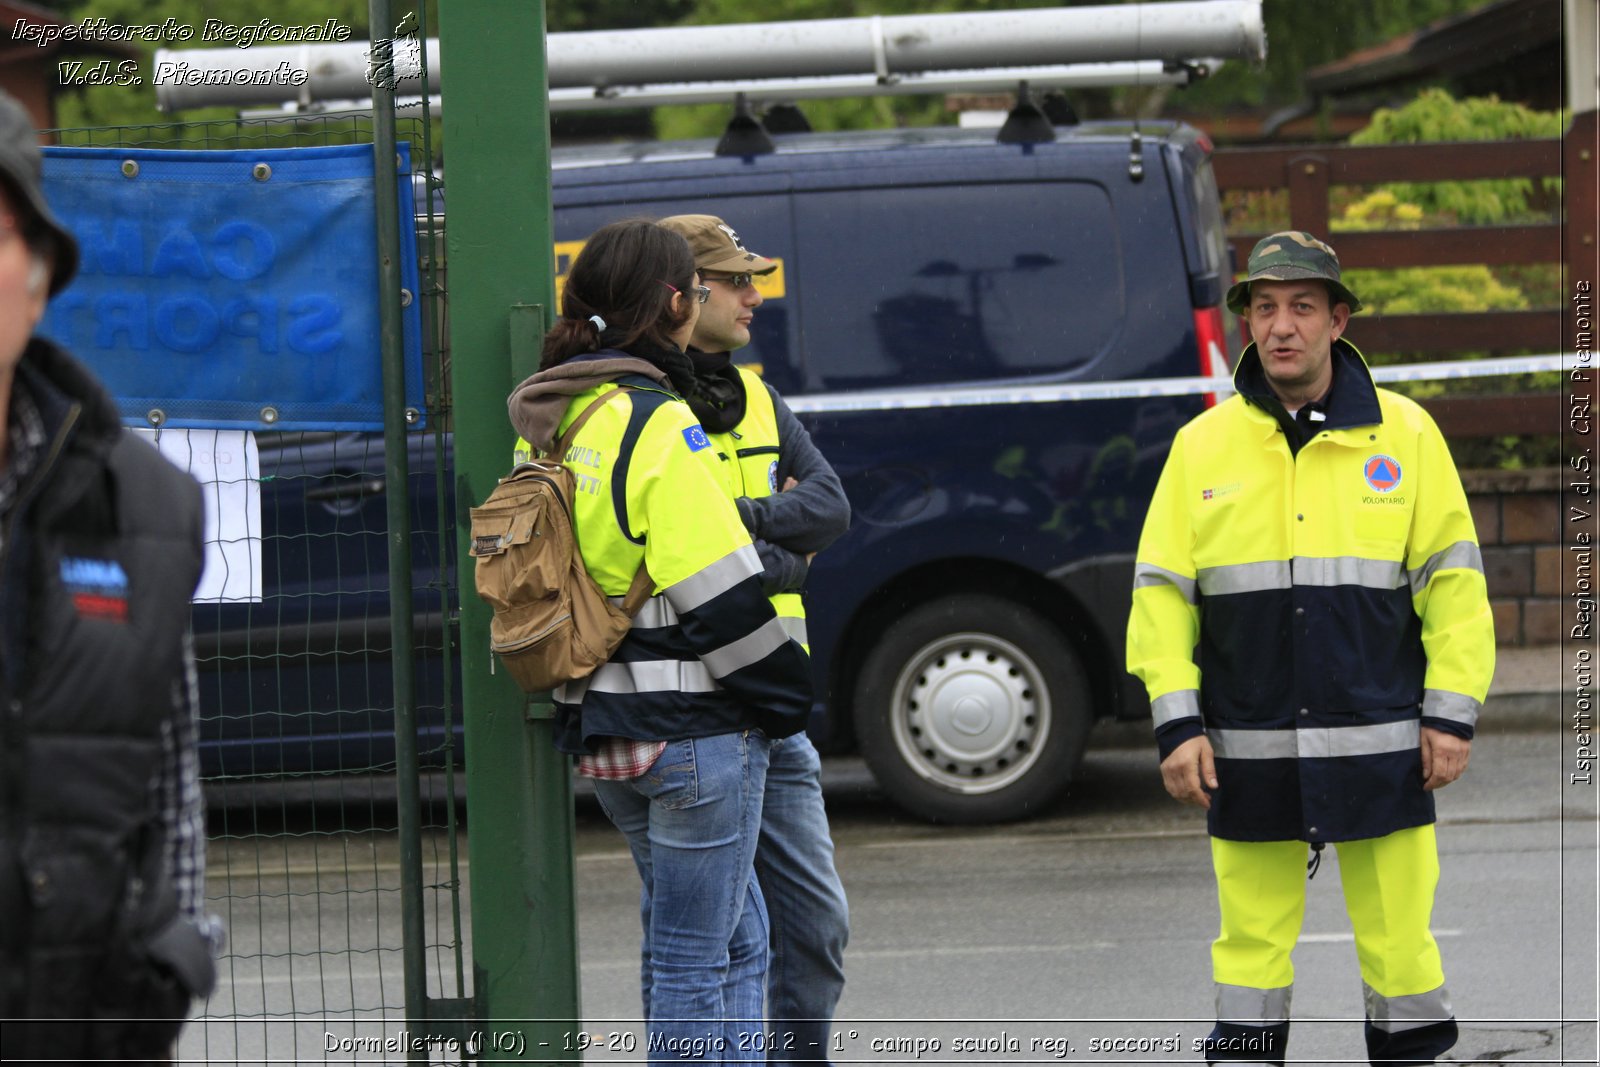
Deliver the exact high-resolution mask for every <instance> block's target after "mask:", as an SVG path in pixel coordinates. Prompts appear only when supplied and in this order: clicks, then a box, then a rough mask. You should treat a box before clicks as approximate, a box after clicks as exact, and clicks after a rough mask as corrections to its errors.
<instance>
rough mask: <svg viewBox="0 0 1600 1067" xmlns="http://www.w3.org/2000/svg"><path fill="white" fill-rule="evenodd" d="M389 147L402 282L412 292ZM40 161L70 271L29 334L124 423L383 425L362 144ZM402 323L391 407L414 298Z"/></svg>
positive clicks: (409, 212) (414, 369)
mask: <svg viewBox="0 0 1600 1067" xmlns="http://www.w3.org/2000/svg"><path fill="white" fill-rule="evenodd" d="M399 151H400V159H399V169H400V174H401V176H402V177H401V180H400V182H399V189H400V208H399V210H400V261H401V267H400V270H401V282H400V284H401V285H402V286H404V287H405V288H406V289H407V290H409V291H410V292H412V293H415V292H417V244H416V235H415V224H414V219H413V216H414V212H413V209H412V191H411V183H410V181H408V180H406V178H405V177H404V176H405V175H406V174H408V173H409V171H410V159H409V152H408V150H407V146H405V145H401V146H400V150H399ZM44 153H45V159H44V177H45V191H46V194H47V195H48V196H49V198H50V203H51V205H52V206H53V207H54V208H55V209H56V211H57V213H58V214H59V215H60V216H61V219H62V221H63V222H64V223H65V224H66V226H67V227H68V228H69V229H70V230H71V231H72V232H73V233H74V234H75V235H76V236H77V238H78V243H79V245H80V246H81V247H82V263H81V266H80V267H79V270H78V277H77V278H76V280H74V281H73V283H72V285H71V286H70V287H69V288H68V289H67V290H66V291H65V292H63V293H62V294H61V295H60V296H58V297H56V299H55V300H53V301H52V302H51V304H50V308H49V313H48V314H47V315H46V317H45V321H44V326H43V330H42V332H44V333H45V334H47V335H48V336H50V337H52V338H54V339H55V340H57V341H59V342H61V343H62V344H64V345H65V346H66V347H67V348H68V349H69V350H71V351H72V352H74V353H76V354H77V355H78V356H79V357H80V358H82V359H83V360H85V361H86V362H88V363H89V364H90V365H91V366H92V367H93V368H94V370H95V372H96V373H98V374H99V375H100V376H101V377H102V378H103V379H104V380H105V382H106V384H107V385H108V386H109V387H110V389H111V392H112V394H113V395H114V396H116V398H117V402H118V405H119V406H120V408H121V411H122V416H123V418H124V420H125V421H127V422H129V423H130V424H134V425H148V424H149V423H148V421H147V419H148V418H149V413H150V412H152V411H159V412H161V414H162V420H161V424H162V425H165V426H173V427H212V428H217V429H252V430H257V429H265V428H268V427H270V428H272V429H277V430H291V429H292V430H378V429H381V428H382V425H383V374H382V359H381V348H380V342H379V338H380V335H381V330H380V321H379V313H378V294H379V273H378V238H377V220H376V218H375V217H374V211H373V204H374V202H375V193H374V180H373V167H372V146H371V145H348V146H343V145H341V146H336V147H326V148H274V149H260V150H253V149H252V150H235V149H229V150H225V151H199V150H182V151H178V150H174V151H168V150H154V149H126V148H53V147H52V148H46V149H45V150H44ZM404 314H405V322H404V334H405V357H406V379H407V382H406V402H407V403H408V404H409V405H410V406H412V407H414V408H416V409H418V410H421V409H422V407H423V402H422V389H423V376H422V329H421V319H420V316H419V307H418V303H417V301H415V300H412V301H410V302H409V306H408V307H407V308H406V309H405V312H404Z"/></svg>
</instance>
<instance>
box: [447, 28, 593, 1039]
mask: <svg viewBox="0 0 1600 1067" xmlns="http://www.w3.org/2000/svg"><path fill="white" fill-rule="evenodd" d="M544 13H545V7H544V2H543V0H535V2H532V3H529V2H527V0H443V2H442V3H441V4H440V12H439V24H440V35H439V42H440V43H439V51H440V74H441V78H442V79H443V81H442V84H443V86H445V87H446V88H445V89H444V90H443V92H442V96H443V97H444V107H443V112H444V131H445V183H446V189H447V196H448V198H449V199H448V203H449V207H448V210H447V212H446V222H445V230H446V251H447V255H448V257H449V261H450V351H451V382H452V385H453V392H454V414H455V471H456V486H455V491H456V507H457V524H456V544H457V546H458V549H459V555H458V566H459V567H460V571H459V574H460V585H461V649H462V671H461V673H462V680H461V691H462V707H463V718H464V721H465V724H466V735H467V736H466V756H467V820H468V837H469V843H470V854H471V863H470V872H471V885H472V952H473V978H474V989H475V992H476V996H477V999H478V1006H479V1012H480V1016H479V1017H480V1020H481V1021H482V1023H483V1025H484V1029H485V1031H486V1032H488V1031H497V1032H499V1033H501V1034H504V1033H505V1032H507V1031H511V1030H517V1031H520V1032H521V1035H522V1037H523V1038H524V1040H523V1041H522V1042H521V1043H520V1047H521V1049H522V1050H523V1052H522V1056H523V1058H526V1059H540V1060H543V1061H545V1062H549V1061H551V1060H555V1059H568V1058H571V1059H576V1058H577V1057H576V1055H575V1054H572V1053H569V1052H568V1050H570V1049H571V1048H572V1036H573V1035H574V1034H575V1032H576V1028H577V1023H578V1021H579V1019H580V1017H581V1016H580V1012H579V1006H578V935H577V916H576V910H575V908H574V904H573V901H574V895H575V883H574V863H573V852H572V841H573V822H572V783H571V778H570V770H569V766H568V763H569V761H568V760H567V758H566V757H565V756H562V755H561V754H560V753H558V752H556V750H555V747H554V745H553V743H552V736H553V730H552V723H551V721H550V719H549V705H548V704H542V703H541V704H531V705H530V702H529V701H528V699H527V698H526V697H524V696H523V695H522V693H521V692H520V691H519V690H518V689H517V688H516V686H515V685H514V684H513V683H512V681H511V679H510V678H509V677H508V676H507V675H506V674H505V673H504V672H501V673H499V674H495V673H494V672H493V663H492V659H491V655H490V652H489V635H488V629H489V610H488V607H487V606H486V605H485V604H484V603H483V602H482V601H481V600H479V599H478V597H477V596H476V595H474V593H473V592H472V574H473V561H472V560H471V558H470V557H468V555H467V549H468V546H469V543H470V539H469V537H468V534H467V522H466V509H467V508H468V507H469V506H470V505H472V504H475V503H478V502H480V501H482V500H483V499H484V497H486V496H487V495H488V494H489V491H490V490H491V489H492V488H493V487H494V484H495V479H496V478H497V477H498V476H500V475H502V474H504V473H505V472H506V470H508V469H509V467H510V465H511V447H512V444H513V442H514V441H515V434H514V433H513V432H512V430H511V426H510V423H509V422H508V420H507V418H506V395H507V394H508V393H509V392H510V390H511V386H512V385H513V384H514V376H515V374H516V373H517V372H518V370H519V369H521V368H525V367H526V364H527V362H528V360H529V358H530V356H531V354H532V353H531V351H530V350H531V348H532V346H533V345H534V344H535V343H536V340H537V337H538V334H539V333H540V332H541V331H542V329H543V326H544V321H545V315H544V313H543V311H542V309H544V308H548V307H550V305H551V302H552V299H553V297H552V294H553V289H554V282H553V278H552V273H553V267H554V256H553V254H552V250H551V245H552V226H551V218H550V120H549V114H548V106H547V99H546V68H545V43H544ZM530 309H537V310H530ZM530 318H531V319H532V322H530V321H529V320H530ZM514 338H515V341H514V340H513V339H514ZM514 349H515V350H516V351H515V355H513V350H514ZM499 1054H500V1055H501V1056H504V1055H506V1049H505V1042H504V1040H503V1039H502V1041H501V1051H500V1052H499Z"/></svg>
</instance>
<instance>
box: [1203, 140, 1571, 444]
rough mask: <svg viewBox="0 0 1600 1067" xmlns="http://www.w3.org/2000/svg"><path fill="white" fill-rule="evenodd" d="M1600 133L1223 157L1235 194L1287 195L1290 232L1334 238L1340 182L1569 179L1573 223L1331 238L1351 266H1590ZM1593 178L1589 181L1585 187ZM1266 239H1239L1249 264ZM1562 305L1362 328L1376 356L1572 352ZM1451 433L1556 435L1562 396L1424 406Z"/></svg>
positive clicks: (1366, 319)
mask: <svg viewBox="0 0 1600 1067" xmlns="http://www.w3.org/2000/svg"><path fill="white" fill-rule="evenodd" d="M1594 141H1595V137H1594V129H1593V124H1591V123H1583V122H1580V123H1576V124H1574V126H1573V128H1572V130H1571V132H1569V133H1568V134H1567V136H1566V137H1565V138H1561V139H1550V140H1530V141H1484V142H1470V143H1469V142H1459V143H1449V144H1415V145H1364V146H1355V145H1297V146H1293V147H1284V148H1223V149H1218V150H1217V152H1216V154H1215V156H1214V157H1213V159H1212V167H1213V170H1214V171H1215V174H1216V178H1217V185H1218V186H1219V187H1220V188H1221V189H1222V191H1223V192H1224V193H1226V192H1228V191H1230V190H1235V189H1240V190H1279V189H1283V190H1287V191H1288V194H1289V225H1290V226H1291V227H1292V228H1293V229H1298V230H1309V231H1311V232H1312V233H1315V234H1318V235H1319V236H1326V235H1328V234H1329V225H1328V223H1329V210H1328V193H1329V189H1330V187H1331V186H1334V185H1370V184H1375V183H1380V182H1395V181H1405V182H1432V181H1470V180H1477V179H1506V178H1554V177H1565V178H1566V182H1565V202H1566V203H1565V206H1566V214H1565V219H1564V221H1559V222H1556V221H1552V222H1540V223H1527V224H1519V225H1505V226H1463V227H1457V228H1453V229H1435V230H1407V231H1394V232H1380V231H1363V232H1353V233H1339V234H1337V235H1336V236H1333V237H1331V238H1330V240H1332V242H1333V244H1334V246H1335V247H1336V248H1337V249H1338V252H1339V260H1340V263H1341V264H1342V265H1343V266H1344V267H1345V268H1346V269H1350V268H1393V267H1436V266H1444V265H1452V264H1474V263H1481V264H1486V265H1503V264H1521V263H1561V262H1562V261H1563V258H1564V254H1565V258H1567V259H1568V260H1569V261H1571V260H1573V259H1574V257H1576V258H1577V259H1583V258H1585V257H1587V258H1591V259H1592V257H1593V253H1594V242H1595V228H1596V191H1595V184H1594V181H1593V174H1594V166H1595V160H1594V153H1595V149H1596V145H1595V143H1594ZM1585 177H1587V178H1588V180H1584V179H1585ZM1264 236H1265V234H1260V233H1252V234H1238V235H1235V236H1233V237H1231V238H1230V241H1231V244H1232V246H1233V251H1234V257H1235V262H1236V263H1238V264H1239V265H1240V267H1243V265H1244V263H1245V261H1246V260H1247V259H1248V258H1249V255H1250V249H1251V248H1252V247H1253V246H1254V245H1255V243H1256V241H1258V240H1259V239H1260V238H1262V237H1264ZM1564 314H1565V312H1564V311H1563V310H1562V309H1560V308H1555V309H1550V310H1537V311H1491V312H1481V313H1473V314H1424V315H1372V316H1365V315H1364V316H1362V318H1361V321H1360V327H1359V328H1360V343H1361V347H1362V348H1363V349H1364V350H1366V351H1369V352H1424V353H1433V354H1438V355H1439V356H1440V357H1441V358H1449V355H1450V354H1453V353H1457V352H1464V351H1489V352H1496V351H1509V350H1517V349H1529V348H1531V349H1535V350H1537V351H1538V352H1540V353H1554V352H1560V351H1562V348H1563V345H1562V338H1563V335H1564V328H1563V322H1564ZM1425 406H1426V407H1427V408H1428V409H1429V411H1430V412H1432V414H1433V415H1434V418H1435V419H1436V420H1437V421H1438V422H1439V425H1440V428H1441V429H1442V430H1443V431H1444V432H1445V434H1446V435H1447V436H1454V437H1470V436H1489V435H1499V434H1514V433H1553V432H1556V428H1557V427H1558V426H1559V425H1560V421H1561V410H1562V406H1561V394H1560V393H1558V392H1551V393H1540V394H1531V395H1530V394H1520V395H1517V396H1449V397H1439V398H1437V399H1433V400H1429V401H1426V402H1425Z"/></svg>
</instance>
